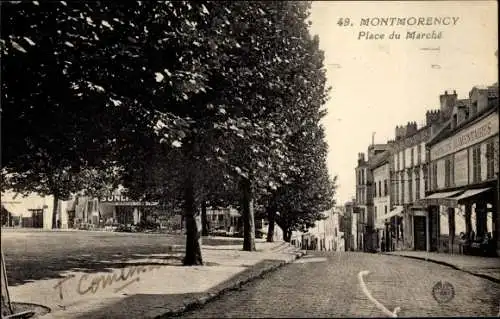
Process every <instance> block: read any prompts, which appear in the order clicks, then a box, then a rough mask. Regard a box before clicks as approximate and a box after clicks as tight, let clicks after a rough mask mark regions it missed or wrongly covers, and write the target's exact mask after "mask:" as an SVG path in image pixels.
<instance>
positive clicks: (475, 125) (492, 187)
mask: <svg viewBox="0 0 500 319" xmlns="http://www.w3.org/2000/svg"><path fill="white" fill-rule="evenodd" d="M498 127H499V120H498V85H496V86H490V87H474V88H473V89H472V90H471V91H470V93H469V99H464V100H457V101H456V103H455V104H454V107H453V110H452V112H451V116H450V118H449V120H448V121H447V123H446V126H445V127H444V128H443V129H442V130H441V131H440V132H439V133H438V134H436V135H435V136H434V137H433V139H432V140H431V141H430V142H429V143H428V157H429V163H430V169H429V171H430V177H431V179H430V188H429V191H428V192H427V193H426V195H427V196H426V197H425V198H424V199H423V200H422V202H423V203H424V205H425V206H426V209H427V214H428V223H427V224H426V226H427V230H428V232H429V233H430V236H429V238H428V246H427V249H428V250H430V251H445V252H457V251H458V249H459V248H458V240H456V237H457V235H458V234H457V233H461V232H462V230H463V233H465V235H466V238H468V240H469V241H470V242H471V243H472V245H474V244H476V246H478V247H479V246H481V245H483V244H484V243H487V242H491V243H492V244H493V245H494V246H496V248H494V249H498V247H500V244H499V241H500V239H499V236H498V234H499V228H500V221H499V214H498V183H499V176H498V171H499V168H498V167H499V163H498V158H499V156H498V154H499V138H498V135H499V129H498ZM435 224H437V225H435ZM461 225H463V226H464V227H463V228H462V227H460V226H461ZM457 226H459V227H457ZM443 229H445V230H446V231H445V232H444V234H443V232H442V230H443ZM443 237H444V238H443Z"/></svg>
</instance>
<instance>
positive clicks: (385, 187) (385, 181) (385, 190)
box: [384, 179, 389, 196]
mask: <svg viewBox="0 0 500 319" xmlns="http://www.w3.org/2000/svg"><path fill="white" fill-rule="evenodd" d="M387 186H388V185H387V180H386V179H384V196H387V195H389V190H388V189H387V188H388V187H387Z"/></svg>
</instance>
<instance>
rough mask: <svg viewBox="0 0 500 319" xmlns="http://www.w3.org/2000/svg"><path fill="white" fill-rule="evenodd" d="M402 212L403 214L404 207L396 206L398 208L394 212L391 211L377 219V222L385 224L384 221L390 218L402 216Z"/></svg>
mask: <svg viewBox="0 0 500 319" xmlns="http://www.w3.org/2000/svg"><path fill="white" fill-rule="evenodd" d="M402 212H403V206H396V208H394V209H393V210H391V211H390V212H388V213H387V214H385V215H382V216H379V217H378V218H377V221H381V222H383V221H384V220H386V219H389V218H391V217H394V216H397V215H399V214H401V213H402Z"/></svg>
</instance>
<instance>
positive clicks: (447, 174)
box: [444, 157, 451, 187]
mask: <svg viewBox="0 0 500 319" xmlns="http://www.w3.org/2000/svg"><path fill="white" fill-rule="evenodd" d="M444 186H445V187H450V186H451V160H450V157H448V158H446V159H445V160H444Z"/></svg>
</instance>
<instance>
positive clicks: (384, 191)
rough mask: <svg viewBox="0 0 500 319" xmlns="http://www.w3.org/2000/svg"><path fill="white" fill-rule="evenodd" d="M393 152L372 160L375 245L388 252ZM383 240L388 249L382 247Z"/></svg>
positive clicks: (389, 243)
mask: <svg viewBox="0 0 500 319" xmlns="http://www.w3.org/2000/svg"><path fill="white" fill-rule="evenodd" d="M390 155H391V152H390V151H385V152H383V153H381V154H379V155H376V157H375V158H374V159H373V160H372V163H371V165H370V168H371V170H372V174H373V189H374V191H373V208H374V211H373V214H374V219H375V231H376V233H375V237H376V238H375V245H376V247H375V248H376V249H378V250H382V249H383V250H385V251H387V250H388V247H390V246H391V242H390V238H391V236H390V232H389V223H390V222H391V220H390V217H389V218H387V216H389V215H388V214H389V211H390V209H391V199H390V185H391V181H390V171H391V169H390V163H391V161H390V160H391V156H390ZM382 239H384V240H383V242H384V244H385V245H386V247H382Z"/></svg>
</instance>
